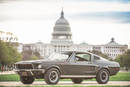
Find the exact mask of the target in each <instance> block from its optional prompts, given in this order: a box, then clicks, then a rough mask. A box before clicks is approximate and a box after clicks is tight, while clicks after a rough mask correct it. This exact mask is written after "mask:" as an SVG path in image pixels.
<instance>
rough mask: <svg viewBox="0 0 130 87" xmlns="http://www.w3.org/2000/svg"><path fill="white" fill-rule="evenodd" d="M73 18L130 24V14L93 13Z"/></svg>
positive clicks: (81, 14)
mask: <svg viewBox="0 0 130 87" xmlns="http://www.w3.org/2000/svg"><path fill="white" fill-rule="evenodd" d="M71 17H73V18H78V19H81V20H86V19H89V20H97V21H101V20H103V21H104V20H105V21H107V20H115V21H116V22H117V23H130V12H91V13H80V14H77V15H71Z"/></svg>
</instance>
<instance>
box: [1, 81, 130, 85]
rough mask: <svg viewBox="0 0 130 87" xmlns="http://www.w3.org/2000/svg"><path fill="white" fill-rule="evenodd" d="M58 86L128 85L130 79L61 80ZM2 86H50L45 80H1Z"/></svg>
mask: <svg viewBox="0 0 130 87" xmlns="http://www.w3.org/2000/svg"><path fill="white" fill-rule="evenodd" d="M57 85H58V86H72V85H76V86H109V85H115V86H117V85H118V86H127V85H130V81H109V82H108V83H107V84H98V83H97V82H96V81H83V83H82V84H73V83H72V82H71V81H60V82H59V83H58V84H57ZM0 86H48V85H47V84H46V83H45V82H44V81H43V82H42V81H35V82H33V84H30V85H24V84H22V83H21V82H0Z"/></svg>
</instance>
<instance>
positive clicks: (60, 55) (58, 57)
mask: <svg viewBox="0 0 130 87" xmlns="http://www.w3.org/2000/svg"><path fill="white" fill-rule="evenodd" d="M68 57H69V55H67V54H64V53H52V54H51V55H50V56H49V57H47V58H46V59H45V60H49V61H66V60H67V59H68Z"/></svg>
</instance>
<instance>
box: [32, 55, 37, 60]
mask: <svg viewBox="0 0 130 87" xmlns="http://www.w3.org/2000/svg"><path fill="white" fill-rule="evenodd" d="M30 59H31V60H38V59H39V58H38V57H37V56H35V55H32V56H31V58H30Z"/></svg>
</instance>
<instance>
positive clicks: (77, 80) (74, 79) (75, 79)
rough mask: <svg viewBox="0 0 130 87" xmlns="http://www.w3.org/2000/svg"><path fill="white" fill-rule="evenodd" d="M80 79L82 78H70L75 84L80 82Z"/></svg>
mask: <svg viewBox="0 0 130 87" xmlns="http://www.w3.org/2000/svg"><path fill="white" fill-rule="evenodd" d="M82 81H83V79H80V78H73V79H72V82H73V83H76V84H80V83H82Z"/></svg>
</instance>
